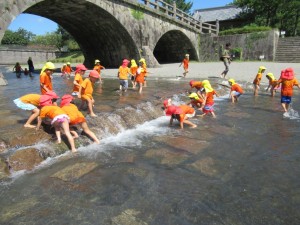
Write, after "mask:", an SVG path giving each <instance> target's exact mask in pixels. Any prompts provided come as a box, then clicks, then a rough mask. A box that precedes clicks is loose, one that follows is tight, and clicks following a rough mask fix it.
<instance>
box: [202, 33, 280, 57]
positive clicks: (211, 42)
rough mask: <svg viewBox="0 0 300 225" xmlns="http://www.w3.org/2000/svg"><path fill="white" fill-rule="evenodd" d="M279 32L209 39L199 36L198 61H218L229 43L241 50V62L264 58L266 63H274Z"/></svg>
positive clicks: (208, 37)
mask: <svg viewBox="0 0 300 225" xmlns="http://www.w3.org/2000/svg"><path fill="white" fill-rule="evenodd" d="M278 39H279V32H278V31H277V30H272V31H265V32H257V33H249V34H237V35H227V36H219V37H210V36H209V35H201V39H200V47H199V48H200V61H204V62H205V61H216V60H218V59H219V57H220V54H221V52H222V48H223V47H225V44H226V43H228V42H230V43H231V48H232V49H234V48H240V49H241V50H242V56H241V59H242V60H259V59H260V58H259V57H260V56H262V55H263V56H264V60H266V61H274V59H275V53H276V48H277V45H278Z"/></svg>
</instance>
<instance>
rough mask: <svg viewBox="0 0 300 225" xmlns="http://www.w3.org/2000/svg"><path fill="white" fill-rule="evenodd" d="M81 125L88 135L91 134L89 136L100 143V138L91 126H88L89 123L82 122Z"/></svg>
mask: <svg viewBox="0 0 300 225" xmlns="http://www.w3.org/2000/svg"><path fill="white" fill-rule="evenodd" d="M81 127H82V129H83V131H84V132H85V133H86V134H87V135H89V136H90V137H91V138H92V139H93V141H94V142H95V143H97V144H100V141H99V139H98V138H97V137H96V135H95V134H94V132H92V131H91V130H90V129H89V127H88V125H87V123H86V122H83V123H81Z"/></svg>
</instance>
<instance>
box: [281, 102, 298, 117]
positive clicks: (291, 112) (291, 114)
mask: <svg viewBox="0 0 300 225" xmlns="http://www.w3.org/2000/svg"><path fill="white" fill-rule="evenodd" d="M283 118H289V119H290V120H296V119H300V117H299V113H298V111H296V110H294V109H293V107H292V104H290V106H289V109H288V111H287V112H285V113H283Z"/></svg>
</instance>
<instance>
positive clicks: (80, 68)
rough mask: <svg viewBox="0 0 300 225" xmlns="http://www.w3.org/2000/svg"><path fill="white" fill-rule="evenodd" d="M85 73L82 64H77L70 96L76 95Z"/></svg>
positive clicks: (85, 69)
mask: <svg viewBox="0 0 300 225" xmlns="http://www.w3.org/2000/svg"><path fill="white" fill-rule="evenodd" d="M85 71H87V68H86V67H85V66H84V65H83V64H79V65H77V66H76V70H75V77H74V81H73V84H74V86H73V93H72V95H75V96H77V95H78V92H79V88H80V85H81V83H82V82H83V79H82V76H83V75H84V73H85Z"/></svg>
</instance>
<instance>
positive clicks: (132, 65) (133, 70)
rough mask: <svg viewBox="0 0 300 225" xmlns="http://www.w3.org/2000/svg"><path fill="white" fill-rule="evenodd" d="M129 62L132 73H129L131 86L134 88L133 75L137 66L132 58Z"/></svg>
mask: <svg viewBox="0 0 300 225" xmlns="http://www.w3.org/2000/svg"><path fill="white" fill-rule="evenodd" d="M130 64H131V65H130V73H131V74H132V75H131V83H132V88H135V86H136V82H135V77H136V72H137V69H138V66H137V64H136V62H135V60H134V59H132V60H131V62H130Z"/></svg>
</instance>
